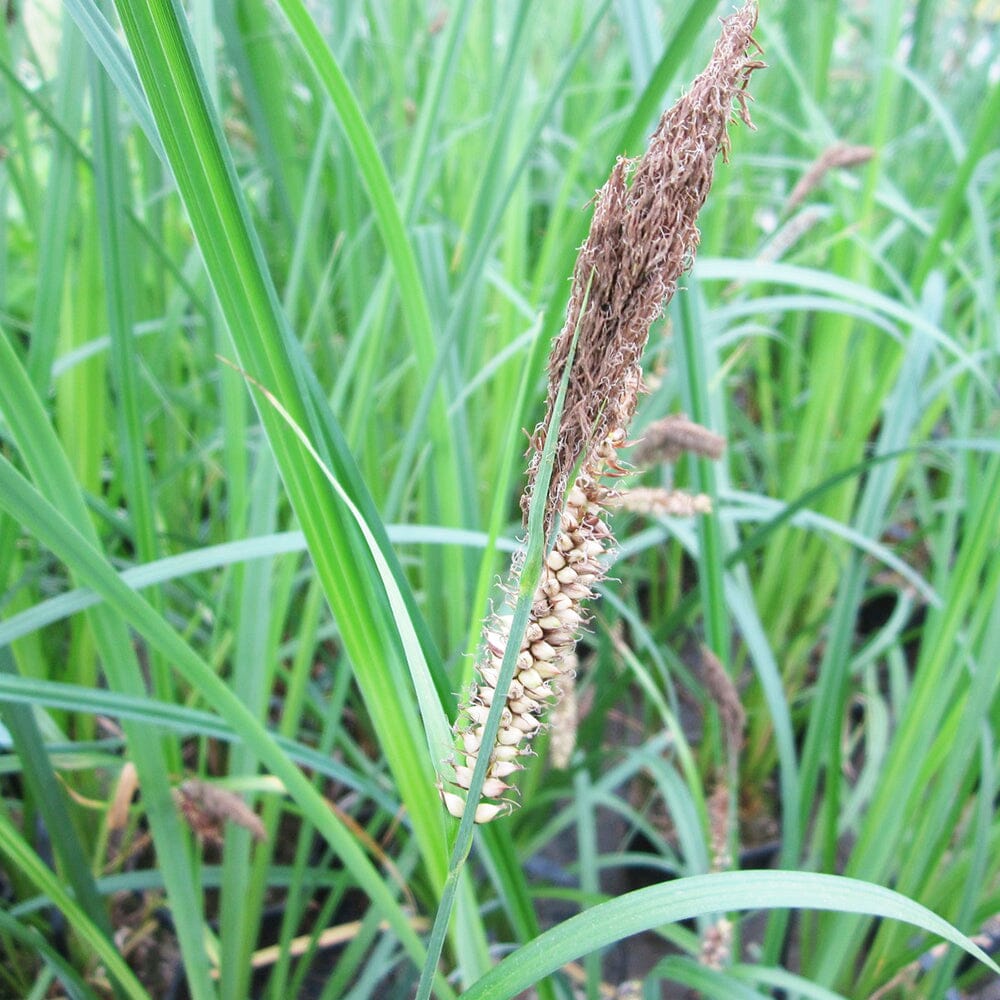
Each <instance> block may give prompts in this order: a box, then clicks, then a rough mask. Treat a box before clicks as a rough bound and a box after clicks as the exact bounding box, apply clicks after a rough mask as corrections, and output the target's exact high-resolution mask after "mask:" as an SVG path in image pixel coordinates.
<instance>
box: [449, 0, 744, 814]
mask: <svg viewBox="0 0 1000 1000" xmlns="http://www.w3.org/2000/svg"><path fill="white" fill-rule="evenodd" d="M756 21H757V7H756V3H755V2H754V0H750V2H748V3H746V5H745V6H744V7H743V8H741V9H740V10H739V11H738V12H737V13H735V14H734V15H733V16H732V17H730V18H728V19H727V20H725V21H723V26H722V34H721V36H720V38H719V41H718V43H717V44H716V46H715V51H714V53H713V54H712V59H711V61H710V62H709V64H708V67H707V68H706V69H705V71H704V72H703V73H702V74H701V75H700V76H699V77H698V78H697V79H696V80H695V81H694V84H693V85H692V87H691V91H690V92H689V93H688V94H687V95H685V96H684V97H682V98H681V99H680V100H679V101H678V102H677V104H676V105H674V107H673V108H671V109H670V110H669V111H667V112H666V113H665V114H664V115H663V117H662V118H661V119H660V123H659V125H658V126H657V128H656V131H655V132H654V133H653V136H652V138H651V139H650V143H649V148H648V149H647V151H646V153H645V155H644V156H643V157H642V158H641V159H640V160H639V161H638V163H634V164H633V163H632V162H630V161H628V160H624V159H620V160H619V161H618V163H617V164H616V165H615V167H614V169H613V170H612V172H611V176H610V177H609V178H608V181H607V183H606V184H605V185H604V187H603V188H602V189H601V190H600V191H599V192H598V195H597V199H596V206H595V208H594V217H593V220H592V222H591V226H590V233H589V235H588V236H587V239H586V242H585V243H584V244H583V246H582V248H581V249H580V254H579V257H578V258H577V263H576V268H575V270H574V274H573V288H572V291H571V293H570V301H569V306H568V308H567V313H566V322H565V325H564V326H563V329H562V332H561V333H560V334H559V336H558V337H557V338H556V340H555V342H554V344H553V346H552V352H551V354H550V356H549V390H548V407H547V412H546V416H545V419H544V420H543V421H542V423H541V424H540V425H539V427H538V428H537V430H536V431H535V434H534V437H533V440H532V445H533V454H532V457H531V460H530V463H529V468H528V488H527V490H526V491H525V495H524V497H523V498H522V509H523V510H524V511H525V514H527V510H528V506H529V503H530V500H531V495H532V492H533V489H534V486H535V483H536V481H537V479H538V474H539V470H540V463H541V455H542V450H543V446H544V444H545V440H546V436H547V435H548V433H549V432H550V430H551V429H552V422H553V413H554V408H555V401H556V398H557V396H558V393H559V388H560V385H561V384H562V380H563V370H564V368H565V366H566V364H567V362H568V361H569V360H570V357H571V356H572V366H571V368H570V372H569V376H568V382H567V388H566V397H565V405H564V408H563V411H562V415H561V419H560V421H559V426H558V439H557V441H556V442H555V458H554V462H553V469H552V476H551V480H550V484H549V488H548V490H547V492H546V496H545V499H544V504H545V517H544V527H545V533H546V537H548V536H549V535H550V533H551V531H552V529H553V528H557V529H558V531H557V533H556V539H555V546H554V548H553V549H552V551H551V552H550V553H549V555H548V557H547V559H546V562H545V565H544V566H543V568H542V575H541V580H540V582H539V585H538V587H537V589H536V591H535V594H534V603H533V606H532V610H531V616H530V619H529V622H528V627H527V631H526V633H525V636H524V639H523V640H522V642H521V644H520V649H519V650H518V656H517V664H516V669H515V673H514V680H513V682H512V683H511V685H510V689H509V690H508V691H507V693H506V703H505V705H504V709H503V714H502V717H501V725H500V730H499V732H498V734H497V738H496V740H495V741H494V743H493V745H492V746H489V747H484V746H483V733H484V729H485V723H486V718H487V715H488V714H489V707H490V705H492V704H493V702H494V700H495V699H496V694H497V691H496V685H497V679H498V677H499V674H500V668H501V664H502V662H503V658H504V652H505V650H506V648H507V643H508V637H509V635H510V625H511V617H512V616H511V615H510V614H497V615H493V616H492V617H491V618H490V619H489V620H488V621H487V622H486V625H485V628H484V633H483V648H482V654H481V658H480V661H479V663H478V665H477V680H476V683H475V685H474V687H473V690H472V693H471V695H470V698H469V700H468V702H467V703H466V704H465V705H464V707H463V708H462V710H461V712H460V716H459V722H458V727H457V737H458V745H457V747H456V751H455V755H456V760H455V762H454V768H453V778H452V780H451V782H450V787H447V788H446V787H442V788H441V795H442V798H443V800H444V802H445V805H446V807H447V809H448V811H449V812H450V813H451V814H452V815H454V816H461V815H462V813H463V811H464V809H465V805H466V794H467V792H468V789H469V787H470V784H471V780H472V773H473V771H474V769H475V765H476V762H477V760H478V758H479V755H480V754H482V753H488V754H489V767H488V770H487V777H486V783H485V785H484V788H483V801H481V802H479V803H477V805H476V811H475V819H476V822H479V823H484V822H488V821H490V820H492V819H494V818H495V817H496V816H498V815H500V814H501V813H503V812H505V811H507V810H508V809H509V808H510V805H509V803H508V802H507V801H505V800H504V798H503V797H504V795H505V794H506V792H507V791H508V790H509V788H510V784H509V779H510V778H511V777H512V776H513V775H514V774H515V773H516V772H517V771H518V770H520V769H521V766H522V765H521V764H520V758H522V757H523V756H525V755H526V754H529V753H531V748H530V747H531V740H532V738H533V737H534V735H535V733H536V732H538V730H539V729H540V728H541V722H540V719H539V716H540V714H541V713H542V711H543V709H545V708H546V707H547V706H548V705H549V704H550V702H551V701H552V700H553V696H554V694H555V691H554V685H553V682H554V680H555V678H557V677H558V676H559V675H560V674H561V673H563V672H565V671H566V670H567V669H568V664H570V663H572V662H573V659H572V657H571V655H570V654H572V652H573V650H574V649H575V646H576V640H577V636H578V635H579V632H580V630H581V628H582V626H583V625H584V624H585V623H586V621H587V613H586V611H585V610H584V604H585V602H586V601H588V600H589V599H590V598H592V597H593V596H594V587H595V586H596V584H597V582H598V581H599V580H600V579H601V578H602V577H603V574H604V570H603V567H602V564H601V556H602V555H603V554H604V553H605V552H607V550H608V549H609V547H610V546H611V544H612V543H613V538H612V535H611V529H610V528H609V527H608V524H607V521H606V519H605V518H606V508H607V506H608V500H609V498H610V497H611V496H612V494H613V490H612V488H611V486H610V485H608V484H607V483H606V482H605V481H604V480H606V479H609V478H611V479H613V478H614V477H615V476H618V475H620V474H621V472H622V469H621V466H620V465H619V463H618V458H617V456H618V451H619V449H620V448H622V447H624V445H625V444H626V441H627V428H628V425H629V422H630V420H631V418H632V414H633V412H634V410H635V406H636V401H637V398H638V394H639V390H640V387H641V385H642V373H641V369H640V366H639V362H640V359H641V357H642V353H643V350H644V348H645V346H646V340H647V338H648V336H649V328H650V325H651V324H652V322H653V320H654V319H656V317H657V316H658V315H659V313H660V310H661V309H662V308H663V305H664V303H665V302H666V301H667V300H669V298H670V297H671V296H672V295H673V293H674V291H675V289H676V288H677V281H678V279H679V278H680V276H681V274H683V272H684V271H685V270H686V269H687V268H688V267H690V265H691V262H692V260H693V257H694V252H695V249H696V247H697V245H698V230H697V228H696V225H695V219H696V217H697V214H698V211H699V209H700V208H701V206H702V204H703V203H704V201H705V197H706V195H707V194H708V190H709V187H710V186H711V183H712V176H713V172H714V169H715V166H714V165H715V158H716V155H717V154H718V153H719V152H720V151H721V152H722V153H723V154H725V153H726V152H727V150H728V136H727V132H726V129H727V126H728V124H729V119H730V117H731V116H732V113H733V108H734V104H735V105H737V106H738V107H739V110H740V116H741V118H742V120H743V121H744V122H745V123H746V124H747V125H748V126H751V127H752V125H751V123H750V118H749V114H748V112H747V100H748V97H747V94H746V86H747V83H748V81H749V78H750V74H751V73H752V72H753V70H754V69H757V68H758V67H760V66H762V65H763V64H762V63H760V62H759V61H757V60H755V59H751V58H750V56H749V55H748V51H749V50H750V48H751V47H752V46H754V45H755V43H754V42H753V39H752V32H753V29H754V26H755V25H756ZM574 341H575V343H576V347H575V351H574V350H573V344H574ZM574 470H579V471H578V472H575V471H574ZM517 569H518V563H517V562H516V561H515V565H514V569H513V571H512V575H513V576H514V577H515V579H516V574H517ZM515 589H516V588H514V587H512V588H511V592H513V591H514V590H515Z"/></svg>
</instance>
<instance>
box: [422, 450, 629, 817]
mask: <svg viewBox="0 0 1000 1000" xmlns="http://www.w3.org/2000/svg"><path fill="white" fill-rule="evenodd" d="M623 440H624V433H623V432H616V433H615V434H614V435H613V441H612V439H609V440H608V441H607V442H605V444H604V446H603V447H602V448H601V449H599V451H598V453H597V456H596V457H595V461H594V462H593V463H592V464H591V466H590V468H591V469H593V470H594V473H596V470H598V469H600V470H602V471H606V470H609V469H610V470H611V471H614V470H615V469H617V463H616V461H615V455H616V452H617V447H619V446H620V444H621V443H622V442H623ZM594 473H591V474H584V475H581V476H580V477H579V478H578V479H577V481H576V483H575V484H574V485H573V486H572V487H571V488H570V490H569V492H568V494H567V496H566V501H565V505H564V507H563V511H562V515H561V520H560V530H559V533H558V534H557V536H556V542H555V545H554V547H553V549H552V551H551V552H550V553H549V555H548V557H547V559H546V561H545V565H544V567H543V569H542V576H541V580H540V582H539V585H538V588H537V590H536V591H535V600H534V603H533V605H532V609H531V616H530V618H529V620H528V627H527V630H526V631H525V635H524V638H523V639H522V641H521V648H520V650H519V651H518V656H517V665H516V669H515V673H514V679H513V681H512V682H511V685H510V689H509V690H508V692H507V700H506V703H505V705H504V709H503V715H502V716H501V723H500V730H499V732H498V734H497V739H496V742H495V744H494V746H493V747H492V749H491V751H490V766H489V770H488V772H487V778H486V782H485V784H484V786H483V801H482V802H480V803H479V805H477V806H476V815H475V818H476V822H477V823H488V822H489V821H490V820H492V819H495V818H496V817H497V816H499V815H500V814H502V813H504V812H508V811H509V810H510V808H511V803H510V802H509V801H503V796H504V794H505V793H506V792H507V791H508V790H509V789H510V787H511V786H510V784H509V783H508V781H507V779H508V778H510V777H511V776H512V775H513V774H514V773H516V772H517V771H520V770H521V769H522V765H521V763H520V761H519V758H521V757H523V756H525V755H526V754H530V753H531V752H532V750H531V740H532V738H533V737H534V735H535V734H536V733H537V732H538V730H539V729H540V728H541V727H542V721H541V719H540V715H541V713H542V711H543V710H544V709H545V708H547V707H548V706H549V705H551V704H552V702H553V701H554V699H555V696H556V693H557V692H556V685H555V683H554V681H555V679H556V678H557V677H559V676H560V674H562V673H563V672H564V671H565V670H567V669H572V667H571V665H572V664H573V663H575V658H574V657H572V655H571V654H572V653H573V651H574V649H575V647H576V640H577V637H578V635H579V632H580V629H581V627H582V626H583V625H584V624H585V622H586V613H585V611H584V610H583V607H582V605H583V602H584V601H586V600H589V599H590V598H592V597H594V587H595V585H596V584H597V582H598V581H599V580H600V579H601V578H602V577H603V575H604V570H603V567H602V565H601V562H600V557H601V555H602V554H603V553H604V552H605V550H606V549H607V548H608V547H609V546H610V545H611V544H612V543H613V538H612V536H611V529H610V528H609V527H608V525H607V523H606V522H605V520H604V516H605V505H606V503H607V500H608V498H609V496H610V495H611V490H610V489H609V488H608V487H607V486H605V485H603V484H602V483H601V482H600V479H599V476H598V475H597V474H594ZM512 619H513V616H512V615H511V614H509V613H508V614H498V615H494V616H493V617H492V618H491V619H490V620H489V621H488V622H487V625H486V628H485V629H484V640H485V642H484V650H483V655H482V659H481V661H480V663H479V664H478V667H477V681H476V684H475V686H474V687H473V690H472V694H471V696H470V698H469V701H468V703H467V704H466V705H465V706H464V707H463V709H462V712H461V714H460V716H459V725H458V738H459V748H458V749H457V751H456V756H457V758H458V760H457V761H456V763H455V765H454V780H453V785H454V786H455V790H454V791H450V790H447V789H442V791H441V796H442V798H443V799H444V803H445V805H446V806H447V808H448V811H449V812H450V813H451V814H452V815H453V816H461V815H462V812H463V810H464V809H465V794H466V792H467V791H468V789H469V786H470V784H471V782H472V772H473V770H474V769H475V766H476V761H477V760H478V758H479V754H480V753H481V752H482V747H483V731H484V727H485V724H486V717H487V715H488V714H489V710H490V706H491V705H492V704H493V701H494V698H495V695H496V687H497V681H498V679H499V677H500V668H501V665H502V663H503V657H504V652H505V651H506V649H507V643H508V640H509V636H510V626H511V621H512Z"/></svg>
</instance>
